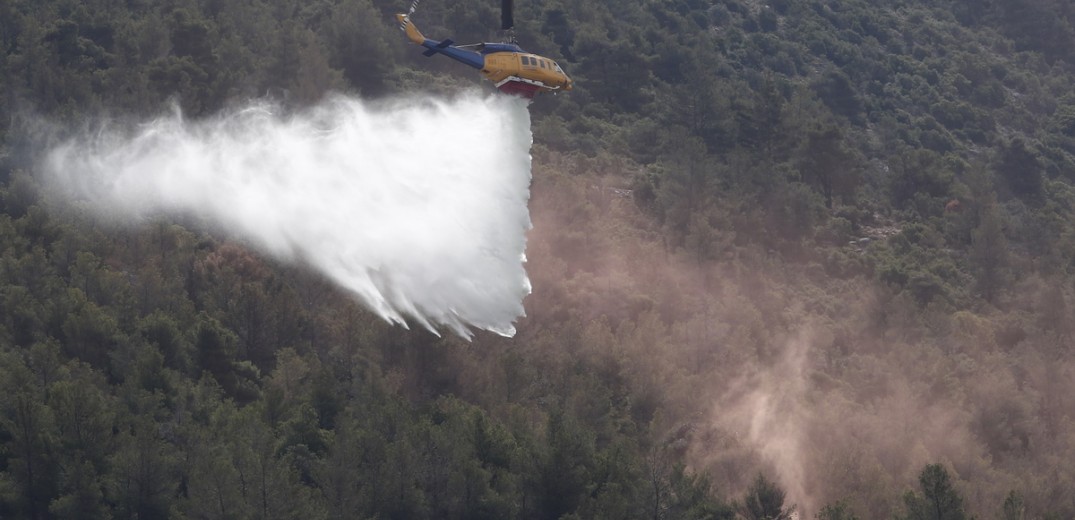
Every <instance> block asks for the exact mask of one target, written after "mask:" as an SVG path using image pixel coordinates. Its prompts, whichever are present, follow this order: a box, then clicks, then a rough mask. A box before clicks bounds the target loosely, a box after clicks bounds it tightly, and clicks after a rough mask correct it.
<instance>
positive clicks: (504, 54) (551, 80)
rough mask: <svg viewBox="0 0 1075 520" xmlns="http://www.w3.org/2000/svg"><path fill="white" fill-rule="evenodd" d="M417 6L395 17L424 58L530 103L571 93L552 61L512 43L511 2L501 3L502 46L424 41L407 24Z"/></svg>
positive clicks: (563, 76)
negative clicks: (543, 95)
mask: <svg viewBox="0 0 1075 520" xmlns="http://www.w3.org/2000/svg"><path fill="white" fill-rule="evenodd" d="M417 6H418V1H417V0H415V2H414V3H413V4H411V9H410V12H408V13H406V14H403V13H400V14H397V15H396V20H398V21H399V27H400V29H401V30H403V32H404V33H406V34H407V38H408V39H410V40H411V41H412V42H414V43H416V44H418V45H421V46H422V47H425V48H426V51H425V52H423V53H422V54H424V55H425V56H426V57H430V56H433V55H434V54H443V55H445V56H447V57H449V58H451V59H453V60H455V61H458V62H460V63H464V64H466V65H469V66H471V67H474V68H476V69H478V70H479V71H481V74H482V76H485V79H488V80H489V81H491V82H493V84H494V85H496V88H497V89H498V90H500V91H501V92H504V93H506V94H512V95H516V96H522V97H525V98H527V99H533V97H534V96H535V95H536V94H537V93H539V92H559V91H564V90H571V86H572V81H571V78H569V77H568V76H567V74H566V73H564V70H563V69H561V68H560V66H559V65H557V64H556V62H555V61H553V60H550V59H549V58H546V57H544V56H539V55H537V54H532V53H529V52H526V51H524V50H523V49H522V48H521V47H519V44H518V43H517V42H516V41H515V36H514V26H515V22H514V16H513V13H512V11H513V0H502V3H501V6H500V7H501V9H500V22H501V24H500V25H501V30H502V31H505V32H507V33H508V34H509V35H510V38H509V41H508V42H506V43H476V44H472V45H454V44H455V42H453V41H452V40H451V39H447V38H446V39H444V40H440V41H437V40H431V39H429V38H426V37H425V36H423V35H422V33H421V32H420V31H419V30H418V28H417V27H415V25H414V22H412V21H411V15H413V14H414V11H415V8H416V7H417Z"/></svg>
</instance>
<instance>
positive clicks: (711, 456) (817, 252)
mask: <svg viewBox="0 0 1075 520" xmlns="http://www.w3.org/2000/svg"><path fill="white" fill-rule="evenodd" d="M516 3H517V4H518V5H517V6H516V11H517V12H516V17H515V18H516V23H517V31H518V38H519V40H520V41H521V42H523V43H524V44H525V47H526V48H528V49H531V50H533V51H535V52H540V53H542V54H543V55H546V56H549V57H551V58H554V59H556V60H557V62H559V63H560V64H561V65H563V67H564V68H565V70H566V71H567V73H568V74H570V75H571V76H572V78H573V79H574V81H575V89H574V90H573V91H572V92H570V93H566V94H564V95H558V96H544V97H540V98H538V99H537V100H536V101H535V102H534V103H533V104H532V105H531V106H530V113H531V117H532V120H533V125H532V129H533V133H534V145H533V148H532V150H531V153H532V157H533V171H532V173H533V184H532V192H531V200H530V212H531V217H532V219H533V223H534V228H533V230H532V231H531V232H530V233H529V234H528V237H527V240H528V241H527V248H526V256H527V258H528V263H527V264H526V268H527V272H528V273H529V276H530V279H531V282H532V284H533V293H532V294H531V295H530V296H529V297H527V298H526V299H525V301H524V304H525V307H526V311H527V316H526V317H525V318H524V319H522V320H520V322H519V323H518V324H517V328H518V334H517V335H516V336H515V337H514V338H510V339H509V338H503V337H500V336H496V335H492V334H488V333H479V334H477V335H476V336H475V337H474V339H473V340H472V341H469V342H468V341H465V340H463V339H459V338H457V337H455V336H444V337H437V336H435V335H433V334H430V333H428V332H427V331H425V330H420V328H414V329H415V330H410V331H408V330H405V329H402V328H400V327H394V326H391V325H389V324H387V323H385V322H383V321H382V320H381V319H380V318H378V317H377V316H376V315H374V314H372V313H370V312H368V311H366V310H364V309H363V308H362V307H360V306H359V305H358V303H356V302H355V301H353V299H352V298H351V297H350V296H349V295H348V294H346V293H345V292H344V291H341V290H340V289H338V288H336V287H335V286H333V285H332V284H331V283H330V282H329V281H327V280H325V279H323V278H322V277H321V276H319V275H317V274H315V273H314V272H312V271H311V270H308V269H305V268H302V267H296V266H293V265H287V264H284V263H282V262H279V261H276V260H273V259H271V258H269V257H266V256H263V255H260V254H258V253H257V252H256V249H255V248H253V247H251V246H250V244H247V243H244V242H243V241H242V240H239V239H236V238H234V237H229V236H226V235H221V234H220V233H215V232H213V231H212V230H211V229H208V228H207V227H205V226H201V225H199V223H198V222H197V219H193V218H192V219H187V220H180V221H175V220H169V219H158V220H155V221H153V222H151V223H147V224H145V225H143V226H139V227H137V228H134V229H131V228H121V229H117V228H115V227H113V226H109V225H107V224H106V223H105V222H102V221H101V219H99V218H96V217H94V216H93V215H92V214H90V212H89V211H88V210H87V209H86V208H85V207H80V206H79V205H71V204H65V203H63V202H62V201H60V200H57V199H56V198H54V197H52V196H51V195H50V193H49V192H48V191H47V190H46V189H44V183H43V182H42V180H41V177H40V175H41V168H40V165H39V161H40V158H41V153H42V149H43V148H44V147H46V146H48V144H49V143H50V142H51V141H49V139H55V138H60V137H63V136H64V135H66V133H69V132H74V131H76V130H78V129H81V128H83V127H84V126H86V125H87V124H90V123H89V122H92V121H99V120H102V119H104V120H112V121H119V122H122V121H127V120H135V121H137V120H142V119H143V118H146V117H152V116H156V115H159V114H162V113H167V112H169V111H171V110H172V104H173V103H174V104H177V105H178V107H179V108H180V110H181V111H182V113H183V115H184V117H187V118H190V119H195V120H196V119H199V118H206V117H210V116H212V115H213V114H217V113H219V112H220V111H222V110H227V109H230V108H233V107H235V106H236V105H237V104H240V103H242V102H244V101H246V100H249V99H252V98H266V97H268V98H273V99H275V100H277V101H279V102H280V103H282V104H284V105H285V106H289V107H292V108H294V109H295V110H300V109H302V108H303V107H308V106H311V105H314V104H316V103H318V102H319V101H320V100H321V99H322V98H323V97H324V96H325V95H326V94H327V93H330V92H342V93H345V94H347V95H351V96H358V97H362V98H365V99H397V100H398V99H400V98H402V97H404V96H407V95H415V94H419V95H421V96H438V97H449V98H450V97H452V96H453V95H456V93H459V92H463V91H469V90H480V91H483V92H491V87H489V85H486V84H483V83H481V80H480V79H479V78H478V76H477V75H476V74H473V73H472V71H471V70H470V69H466V68H463V67H460V66H458V64H456V63H452V62H450V61H448V60H444V59H426V58H424V57H422V56H421V55H420V52H418V49H417V48H416V47H414V46H413V45H410V44H409V43H406V42H405V39H404V38H403V36H402V35H401V34H400V33H399V32H398V31H396V28H395V26H394V22H393V20H392V19H391V16H390V15H391V14H392V13H394V12H396V11H398V10H402V9H403V8H405V7H406V6H405V5H402V4H401V3H400V2H387V1H383V0H373V1H371V0H323V1H318V2H299V1H296V0H252V1H249V2H222V1H217V0H170V1H167V2H148V1H144V0H128V1H126V2H113V1H109V0H86V1H82V2H73V1H65V0H48V1H31V0H7V1H3V0H0V49H2V52H0V92H3V94H2V95H0V116H2V117H0V182H2V189H0V367H2V369H0V446H2V447H0V517H5V518H7V517H12V518H34V519H38V518H76V517H77V518H166V517H174V518H188V517H189V518H270V517H272V518H509V517H510V518H535V519H536V518H698V519H702V518H729V519H731V518H748V519H760V518H777V517H779V518H787V515H788V514H789V509H790V508H791V507H792V506H793V505H794V506H795V507H797V510H798V512H799V514H800V515H801V516H800V517H801V518H808V517H817V518H822V519H828V520H837V519H847V518H882V517H893V516H896V517H898V518H941V517H943V518H969V517H971V516H974V517H977V518H995V517H999V518H1005V519H1019V518H1026V519H1031V518H1043V519H1044V518H1049V519H1054V518H1055V519H1059V518H1072V517H1075V494H1073V493H1072V492H1071V490H1073V489H1075V469H1073V468H1072V466H1071V464H1070V461H1071V460H1075V350H1073V349H1072V333H1073V332H1075V330H1073V329H1072V326H1071V324H1072V323H1073V315H1072V309H1071V306H1070V305H1069V301H1070V300H1071V298H1073V297H1075V284H1073V282H1075V225H1073V224H1072V222H1073V221H1075V219H1073V217H1075V186H1073V182H1075V96H1072V94H1071V85H1073V84H1075V8H1073V7H1071V6H1070V5H1068V4H1067V3H1065V2H1061V1H1059V0H960V1H954V2H937V1H933V0H921V1H905V0H882V1H874V2H869V1H866V0H807V1H803V2H790V1H787V0H774V1H771V2H769V3H767V4H766V3H762V2H753V1H739V0H717V1H711V2H703V1H699V0H649V1H641V0H615V1H608V2H601V3H597V2H569V1H565V0H543V1H519V2H516ZM415 19H416V20H420V21H421V25H422V30H423V31H424V32H425V33H426V34H427V35H428V36H430V37H446V36H451V37H452V38H453V39H454V40H456V41H459V42H470V41H481V40H488V39H490V38H493V37H495V36H494V34H493V31H492V30H491V28H495V27H496V26H497V23H498V19H499V14H498V12H497V3H496V2H487V1H482V2H479V1H477V0H458V1H456V0H453V1H451V2H442V1H436V0H425V1H424V2H423V3H422V4H421V5H420V6H419V10H418V11H417V13H416V14H415ZM939 504H947V506H946V507H948V508H950V509H949V511H948V512H947V513H944V512H942V509H943V507H941V506H938V505H939ZM935 506H936V507H935ZM924 510H928V511H929V514H926V515H925V516H922V514H923V513H922V511H924ZM781 515H783V516H781Z"/></svg>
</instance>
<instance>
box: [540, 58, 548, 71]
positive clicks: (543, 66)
mask: <svg viewBox="0 0 1075 520" xmlns="http://www.w3.org/2000/svg"><path fill="white" fill-rule="evenodd" d="M538 63H540V64H541V68H543V69H544V68H547V67H546V66H545V60H538Z"/></svg>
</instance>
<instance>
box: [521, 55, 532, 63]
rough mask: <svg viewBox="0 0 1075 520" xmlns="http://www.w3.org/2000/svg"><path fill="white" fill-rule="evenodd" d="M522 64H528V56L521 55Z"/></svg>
mask: <svg viewBox="0 0 1075 520" xmlns="http://www.w3.org/2000/svg"><path fill="white" fill-rule="evenodd" d="M522 59H523V65H530V56H523V57H522Z"/></svg>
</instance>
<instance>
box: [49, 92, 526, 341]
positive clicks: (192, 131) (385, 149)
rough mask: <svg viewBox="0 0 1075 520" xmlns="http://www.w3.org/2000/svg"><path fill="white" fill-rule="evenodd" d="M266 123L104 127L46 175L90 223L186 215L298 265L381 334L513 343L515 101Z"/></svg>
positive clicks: (518, 144) (466, 101) (517, 238)
mask: <svg viewBox="0 0 1075 520" xmlns="http://www.w3.org/2000/svg"><path fill="white" fill-rule="evenodd" d="M280 112H281V111H280V110H279V109H278V107H276V106H274V105H271V104H265V103H258V104H253V105H250V106H248V107H246V108H244V109H242V110H238V111H233V112H230V113H227V114H224V115H220V116H218V117H215V118H212V119H209V120H205V121H185V120H184V119H183V118H182V116H181V115H180V114H178V113H176V114H175V115H173V116H171V117H166V118H161V119H158V120H155V121H152V122H149V123H146V124H143V125H139V126H138V127H136V128H134V129H115V128H111V129H110V128H106V129H104V130H102V131H98V132H96V133H95V134H93V135H90V136H83V137H80V138H78V139H74V140H70V141H68V142H66V143H64V144H62V145H60V146H57V147H55V148H53V149H52V150H51V151H50V152H49V154H48V157H47V161H46V165H47V166H46V168H45V170H46V173H47V175H48V178H49V179H50V180H51V181H54V185H55V186H56V187H57V190H58V191H60V192H61V193H63V194H65V195H66V196H68V197H73V198H75V199H82V200H86V201H88V202H89V203H90V205H91V206H92V207H94V208H96V209H97V210H98V211H99V212H101V213H102V214H106V215H112V216H117V217H119V218H121V219H123V220H125V221H126V220H129V221H133V222H138V221H142V220H144V219H145V218H147V217H155V216H159V215H161V214H164V215H169V214H176V215H178V214H183V215H194V216H196V217H199V218H202V219H204V220H206V221H208V222H211V223H214V224H215V225H218V226H220V227H221V228H222V229H224V230H225V231H226V232H228V233H230V234H233V235H235V236H238V237H242V238H244V239H245V240H247V241H249V242H250V244H252V245H253V246H255V247H257V248H259V249H261V250H262V251H264V252H266V253H269V254H271V255H273V256H275V257H277V258H280V259H283V260H288V261H301V262H304V263H307V264H309V265H311V266H313V267H315V268H316V269H318V270H320V271H321V272H322V273H324V274H325V275H326V276H327V277H328V278H330V279H332V280H334V281H335V282H336V283H338V284H339V285H340V286H342V287H344V288H346V289H348V290H350V291H352V292H353V293H354V294H355V295H356V296H357V297H358V298H359V300H360V301H362V302H363V303H364V304H366V305H367V306H368V307H369V308H370V309H371V310H373V311H374V312H376V313H377V314H378V315H380V316H381V317H382V318H384V319H386V320H388V321H390V322H393V323H398V324H402V325H404V326H406V322H405V319H411V320H414V321H416V322H418V323H420V324H422V325H423V326H425V327H427V328H429V329H430V330H434V331H435V328H437V327H438V326H445V327H448V328H450V329H452V330H453V331H455V332H456V333H458V334H459V335H461V336H463V337H470V330H469V327H471V326H472V327H477V328H482V329H487V330H490V331H493V332H496V333H499V334H502V335H505V336H511V335H514V333H515V327H514V325H513V323H514V321H515V320H516V319H517V318H518V317H520V316H522V315H523V306H522V299H523V298H524V297H525V296H526V295H527V294H529V292H530V282H529V280H528V279H527V276H526V272H525V270H524V268H523V262H524V261H525V257H524V249H525V245H526V236H525V234H526V231H527V230H528V229H529V228H530V215H529V212H528V210H527V201H528V199H529V186H530V155H529V150H530V145H531V142H532V137H531V133H530V116H529V112H528V111H527V108H526V105H525V101H522V100H519V99H514V98H508V97H502V96H496V97H489V98H479V97H476V96H471V97H463V98H460V99H457V100H453V101H443V100H429V99H423V100H420V101H414V100H412V101H407V102H404V101H397V102H395V103H391V104H384V105H378V106H371V105H370V104H368V103H366V102H363V101H361V100H357V99H351V98H346V97H336V98H334V99H331V100H328V101H326V102H324V103H322V104H321V105H319V106H316V107H313V108H311V109H308V110H305V111H302V112H299V113H295V114H290V115H286V116H283V115H279V113H280Z"/></svg>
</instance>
